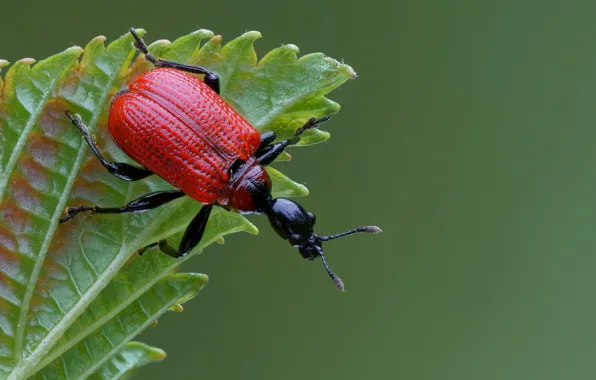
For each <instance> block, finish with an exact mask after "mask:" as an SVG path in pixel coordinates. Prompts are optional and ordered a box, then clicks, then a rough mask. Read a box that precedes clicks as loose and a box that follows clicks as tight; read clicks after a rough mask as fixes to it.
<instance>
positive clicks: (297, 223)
mask: <svg viewBox="0 0 596 380" xmlns="http://www.w3.org/2000/svg"><path fill="white" fill-rule="evenodd" d="M265 213H266V214H267V216H268V217H269V222H270V223H271V226H272V227H273V229H274V230H275V232H277V234H278V235H279V236H281V237H282V238H283V239H285V240H288V241H289V242H290V244H291V245H292V246H294V247H296V248H298V251H300V254H301V255H302V257H304V258H305V259H307V260H311V261H312V260H314V259H316V258H317V257H321V260H322V261H323V265H324V266H325V269H326V270H327V273H329V276H331V279H332V280H333V282H334V283H335V285H336V286H337V287H338V288H339V289H340V290H342V291H343V290H344V284H343V282H342V281H341V279H340V278H339V277H337V276H336V275H335V273H333V272H332V271H331V269H329V266H328V265H327V261H326V260H325V255H324V254H323V242H325V241H328V240H332V239H337V238H339V237H342V236H346V235H351V234H354V233H358V232H366V233H372V234H376V233H379V232H381V229H380V228H379V227H375V226H367V227H358V228H356V229H353V230H350V231H347V232H344V233H341V234H338V235H333V236H319V235H317V234H316V233H315V232H314V230H313V228H314V226H315V222H316V221H317V218H316V217H315V214H313V213H312V212H308V211H306V210H305V209H304V208H302V206H300V205H299V204H298V203H296V202H294V201H291V200H289V199H285V198H275V199H273V200H271V202H270V203H269V207H268V208H267V209H266V210H265Z"/></svg>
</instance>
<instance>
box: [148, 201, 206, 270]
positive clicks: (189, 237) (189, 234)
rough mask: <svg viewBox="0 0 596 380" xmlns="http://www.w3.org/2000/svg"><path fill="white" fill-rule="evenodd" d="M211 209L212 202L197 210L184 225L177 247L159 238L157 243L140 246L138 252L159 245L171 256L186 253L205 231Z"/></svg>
mask: <svg viewBox="0 0 596 380" xmlns="http://www.w3.org/2000/svg"><path fill="white" fill-rule="evenodd" d="M212 209H213V204H210V205H205V206H203V207H201V211H199V213H198V214H197V215H196V216H195V217H194V218H193V219H192V221H191V222H190V224H189V225H188V227H186V231H184V235H183V236H182V240H180V245H179V246H178V249H176V248H174V247H172V246H171V245H169V244H168V242H167V241H166V240H160V241H159V242H158V243H153V244H149V245H148V246H146V247H144V248H142V249H141V250H140V251H139V254H143V252H145V250H146V249H147V248H154V247H157V246H159V249H160V250H161V251H162V252H163V253H165V254H166V255H168V256H172V257H173V258H175V259H178V258H180V257H183V256H185V255H187V254H188V253H189V252H190V251H192V249H193V248H194V247H196V246H197V244H199V242H200V241H201V239H202V238H203V233H204V232H205V227H206V226H207V221H208V220H209V215H210V214H211V210H212Z"/></svg>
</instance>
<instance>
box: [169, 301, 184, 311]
mask: <svg viewBox="0 0 596 380" xmlns="http://www.w3.org/2000/svg"><path fill="white" fill-rule="evenodd" d="M170 311H173V312H176V313H182V312H183V311H184V307H183V306H182V305H181V304H179V303H175V304H173V305H172V306H171V307H170Z"/></svg>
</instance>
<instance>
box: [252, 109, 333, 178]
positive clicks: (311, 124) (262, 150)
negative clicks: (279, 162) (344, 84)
mask: <svg viewBox="0 0 596 380" xmlns="http://www.w3.org/2000/svg"><path fill="white" fill-rule="evenodd" d="M327 120H329V116H323V117H322V118H320V119H317V118H314V117H311V118H310V119H308V121H307V122H306V123H305V124H304V125H303V126H302V127H300V128H298V130H297V131H296V134H294V137H292V138H290V139H287V140H284V141H280V142H278V143H275V144H271V145H266V146H263V137H261V145H260V146H259V150H258V151H257V153H256V157H257V161H258V163H259V164H261V165H263V166H267V165H269V164H270V163H272V162H273V161H275V159H276V158H277V157H279V155H280V154H281V153H282V152H283V151H284V150H285V149H286V148H287V147H288V146H290V145H295V144H298V142H299V141H300V135H302V134H303V133H304V132H305V131H308V130H309V129H312V128H317V127H318V126H319V124H321V123H324V122H326V121H327ZM266 133H268V132H265V133H263V135H262V136H264V135H266ZM266 138H270V136H266ZM274 139H275V133H273V137H272V138H271V140H274Z"/></svg>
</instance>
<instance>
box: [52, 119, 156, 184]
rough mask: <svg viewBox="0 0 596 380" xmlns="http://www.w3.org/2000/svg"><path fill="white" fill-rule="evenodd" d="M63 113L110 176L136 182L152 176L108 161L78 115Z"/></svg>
mask: <svg viewBox="0 0 596 380" xmlns="http://www.w3.org/2000/svg"><path fill="white" fill-rule="evenodd" d="M64 113H65V114H66V116H68V118H69V119H70V121H71V122H72V124H73V125H74V126H75V127H77V128H78V129H79V131H81V133H82V134H83V138H84V139H85V141H86V142H87V145H89V149H91V153H93V155H94V156H95V157H97V159H98V160H99V162H101V164H102V165H103V166H104V167H105V168H106V169H108V172H110V174H113V175H115V176H116V177H118V178H120V179H123V180H125V181H138V180H140V179H143V178H146V177H148V176H150V175H151V174H153V172H152V171H151V170H149V169H146V168H140V167H138V166H134V165H129V164H126V163H124V162H112V161H108V160H107V159H106V158H105V157H104V156H103V155H102V154H101V152H100V151H99V148H98V147H97V144H96V143H95V138H94V137H93V135H92V134H91V132H89V129H88V128H87V126H86V125H85V124H83V120H81V117H80V116H79V115H78V114H76V113H73V112H71V111H69V110H66V111H64Z"/></svg>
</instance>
